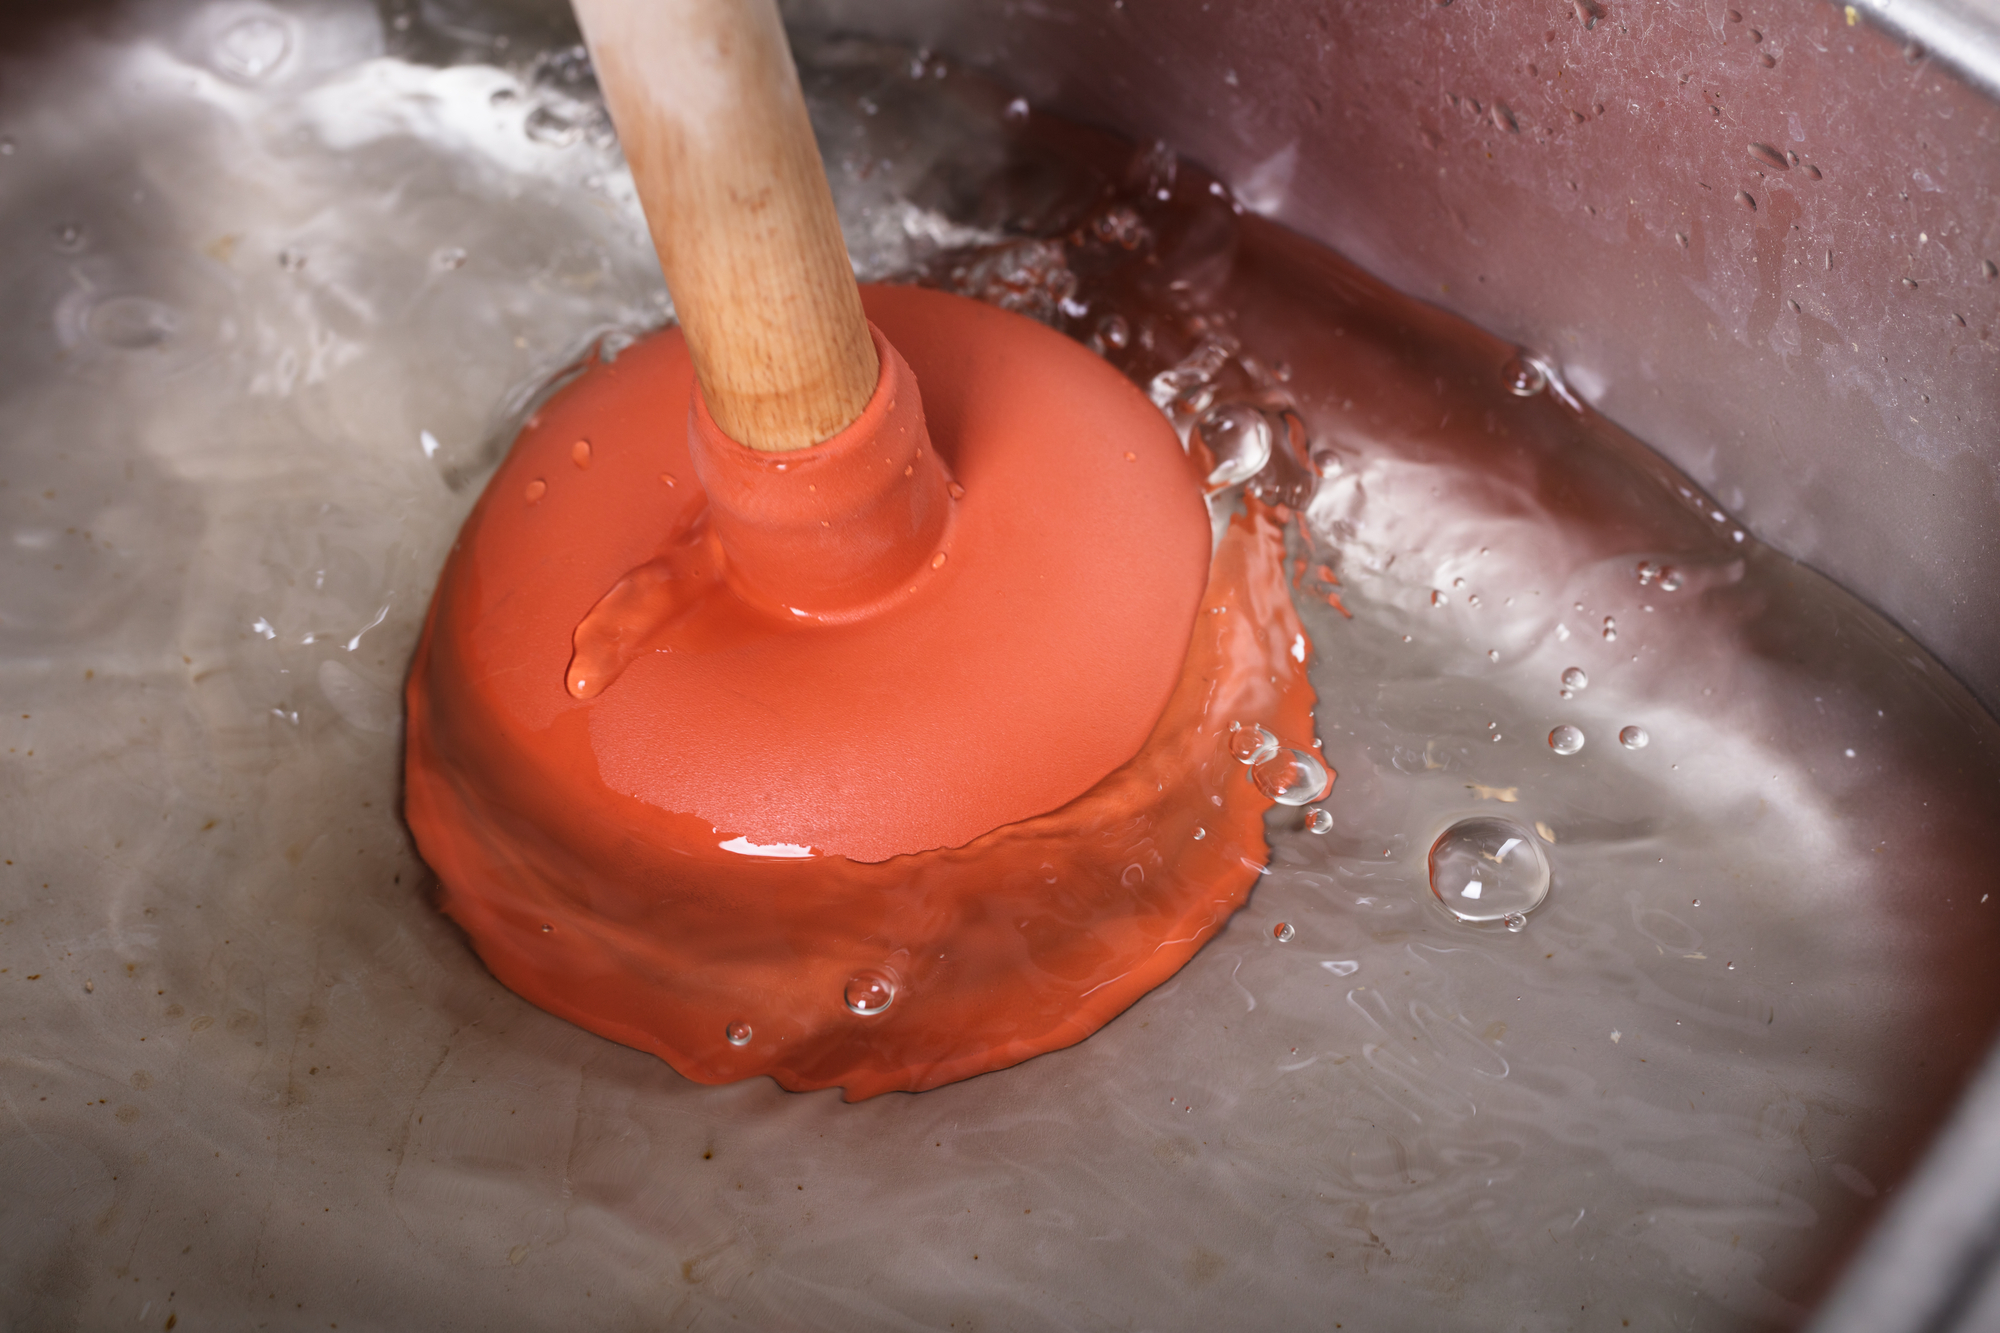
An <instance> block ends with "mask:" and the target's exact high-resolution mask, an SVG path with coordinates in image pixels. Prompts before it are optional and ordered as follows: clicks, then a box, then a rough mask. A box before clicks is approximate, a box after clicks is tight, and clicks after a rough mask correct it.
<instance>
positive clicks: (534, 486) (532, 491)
mask: <svg viewBox="0 0 2000 1333" xmlns="http://www.w3.org/2000/svg"><path fill="white" fill-rule="evenodd" d="M548 493H549V484H548V483H547V482H546V481H543V480H542V479H541V478H540V477H536V478H535V479H534V480H533V481H531V482H529V483H528V488H527V490H526V491H524V492H522V494H524V495H526V496H527V499H528V503H529V504H534V503H535V502H536V501H537V500H539V499H541V498H542V497H543V496H544V495H547V494H548Z"/></svg>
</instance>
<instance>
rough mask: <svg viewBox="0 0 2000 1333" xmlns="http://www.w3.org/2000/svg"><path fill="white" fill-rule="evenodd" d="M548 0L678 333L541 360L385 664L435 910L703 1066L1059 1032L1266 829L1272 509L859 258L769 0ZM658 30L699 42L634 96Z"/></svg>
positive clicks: (1207, 904)
mask: <svg viewBox="0 0 2000 1333" xmlns="http://www.w3.org/2000/svg"><path fill="white" fill-rule="evenodd" d="M580 8H581V9H582V10H583V18H584V20H585V23H586V31H587V33H588V35H589V37H590V39H591V46H592V51H593V55H594V56H595V57H596V59H597V63H598V68H599V74H600V78H601V79H602V81H603V82H604V85H605V88H606V93H607V97H608V98H609V100H610V102H611V106H612V110H613V115H614V118H615V119H616V121H617V123H618V126H619V129H620V132H621V136H622V137H623V140H624V142H625V144H626V149H627V153H628V156H629V157H630V158H631V160H632V162H633V167H634V171H635V174H636V175H637V176H638V179H639V181H640V185H641V194H642V198H643V199H644V201H645V204H646V209H647V214H648V218H649V221H650V222H651V224H652V226H653V229H654V233H655V239H656V243H657V244H658V246H659V249H660V252H661V256H662V260H663V263H664V265H665V267H666V271H667V276H668V280H669V284H670V287H671V289H672V290H673V292H674V295H675V297H676V301H677V306H678V309H679V313H680V316H681V323H682V327H681V329H679V330H667V331H664V332H662V333H660V334H657V335H655V336H653V337H652V338H649V339H647V340H644V341H642V342H641V343H639V344H637V345H635V346H633V347H631V348H629V349H628V350H626V351H625V352H624V353H623V354H621V355H620V356H619V357H618V359H617V360H616V361H615V362H614V363H609V364H602V365H598V366H595V367H594V368H593V369H592V370H590V371H589V372H588V373H587V374H585V375H584V376H583V377H581V378H580V379H579V380H578V381H577V382H576V383H574V384H572V385H571V386H569V387H568V388H567V389H565V390H564V391H563V392H561V393H560V394H558V395H557V396H556V397H555V398H554V399H552V400H551V401H550V402H549V403H548V404H547V405H546V406H545V407H544V408H543V409H542V410H541V411H540V412H539V413H538V414H537V415H536V416H535V418H534V419H532V420H531V421H530V422H529V423H528V426H527V427H526V428H525V429H524V430H523V432H522V434H521V436H520V438H519V439H518V440H517V441H516V442H515V445H514V448H513V450H512V452H511V453H510V454H509V456H508V457H507V459H506V460H505V461H504V462H503V463H502V464H501V466H500V468H499V470H498V472H497V473H496V474H495V476H494V478H493V480H492V482H491V483H490V484H489V486H488V488H487V490H486V492H485V494H484V495H483V496H482V497H481V499H480V501H479V503H478V505H477V506H476V508H475V509H474V512H473V514H472V516H471V517H470V518H469V519H468V520H467V522H466V525H465V528H464V530H463V532H462V533H461V535H460V539H459V542H458V544H457V545H456V546H455V547H454V549H453V552H452V554H451V556H450V558H449V560H448V561H447V563H446V566H445V569H444V572H443V574H442V576H441V578H440V580H439V584H438V589H437V593H436V596H435V598H434V600H433V603H432V607H431V613H430V617H429V620H428V622H427V624H426V628H425V632H424V637H423V640H422V642H421V643H420V645H419V647H418V652H417V658H416V662H415V665H414V668H413V671H412V674H411V678H410V684H409V689H408V704H409V751H408V798H407V812H408V816H409V820H410V824H411V827H412V829H413V831H414V832H415V834H416V837H417V841H418V845H419V847H420V849H421V850H422V852H423V854H424V857H425V859H426V860H427V861H428V862H429V863H430V864H431V866H432V867H433V868H434V869H435V870H436V871H437V873H438V875H439V878H440V881H441V885H442V889H441V900H442V906H443V907H444V910H445V911H446V912H447V913H449V914H450V915H451V916H452V917H453V918H454V919H455V920H457V921H458V922H459V923H460V924H461V925H463V926H464V927H465V928H466V930H467V931H468V933H469V934H470V935H471V937H472V939H473V943H474V945H475V947H476V948H477V949H478V950H479V952H480V955H481V957H482V958H483V959H484V960H485V961H486V962H487V964H488V965H489V967H491V968H492V970H493V971H494V973H495V975H496V976H498V977H499V978H500V979H501V980H502V981H503V982H505V983H506V984H507V985H508V986H509V987H511V988H512V989H514V990H515V991H517V992H518V993H520V994H522V995H523V996H525V997H526V998H528V999H529V1000H531V1001H533V1002H534V1003H536V1004H538V1005H541V1006H542V1007H544V1008H546V1009H549V1010H551V1011H552V1012H555V1013H558V1014H562V1015H564V1016H565V1017H568V1018H570V1019H572V1020H573V1021H575V1022H577V1023H579V1024H581V1025H583V1026H585V1027H588V1028H590V1029H592V1030H593V1031H596V1032H599V1033H602V1034H604V1035H606V1036H608V1037H611V1038H612V1039H614V1040H617V1041H621V1042H625V1043H627V1044H629V1045H633V1046H637V1047H640V1048H642V1049H646V1050H651V1051H654V1052H656V1053H658V1054H659V1055H661V1056H662V1057H663V1058H665V1059H666V1060H668V1061H669V1062H670V1063H672V1064H673V1065H674V1066H675V1068H677V1069H679V1070H680V1071H681V1072H683V1073H684V1074H686V1075H688V1076H689V1077H691V1078H695V1079H699V1080H703V1081H709V1082H721V1081H727V1080H731V1079H737V1078H743V1077H747V1076H750V1075H753V1074H759V1073H768V1074H771V1075H773V1076H774V1077H776V1078H777V1079H778V1080H779V1081H780V1082H781V1083H782V1084H784V1086H786V1087H790V1088H812V1087H824V1086H833V1085H839V1086H843V1087H845V1088H846V1090H847V1094H848V1096H849V1097H851V1098H852V1097H862V1096H869V1095H872V1094H874V1093H877V1092H882V1091H888V1090H891V1089H898V1088H901V1089H920V1088H924V1087H930V1086H935V1085H936V1084H938V1083H942V1082H947V1081H950V1080H952V1079H957V1078H963V1077H966V1076H968V1075H971V1074H974V1073H979V1072H983V1071H985V1070H989V1069H995V1068H1000V1067H1003V1066H1005V1065H1008V1064H1013V1063H1015V1062H1017V1061H1019V1060H1022V1059H1025V1058H1027V1057H1029V1056H1031V1055H1034V1054H1038V1053H1040V1052H1042V1051H1046V1050H1050V1049H1054V1048H1056V1047H1059V1046H1063V1045H1068V1044H1070V1043H1072V1042H1075V1041H1078V1040H1080V1039H1082V1038H1083V1037H1085V1036H1087V1035H1089V1033H1090V1032H1092V1031H1094V1030H1095V1029H1096V1028H1097V1027H1098V1026H1101V1025H1102V1024H1103V1023H1104V1022H1106V1021H1108V1020H1109V1019H1110V1018H1111V1017H1112V1016H1114V1015H1116V1014H1117V1013H1118V1012H1120V1011H1122V1010H1123V1009H1124V1008H1125V1007H1126V1006H1128V1005H1129V1004H1130V1003H1131V1002H1132V1001H1133V1000H1135V999H1136V998H1138V996H1140V995H1142V994H1144V993H1145V991H1146V990H1148V989H1150V988H1151V987H1152V986H1154V985H1157V984H1158V983H1159V982H1160V981H1162V980H1164V979H1165V978H1166V977H1167V976H1169V975H1171V974H1172V972H1173V971H1174V970H1176V969H1177V968H1178V967H1179V966H1180V965H1181V963H1182V962H1184V961H1185V960H1186V959H1187V958H1188V957H1190V956H1192V954H1193V953H1194V951H1195V950H1196V949H1198V948H1199V947H1200V945H1201V943H1202V942H1204V941H1205V940H1206V939H1207V938H1208V937H1209V935H1211V934H1212V933H1213V932H1214V931H1215V930H1216V929H1217V928H1219V926H1220V925H1221V923H1222V922H1223V921H1224V920H1226V919H1227V916H1228V915H1229V913H1230V912H1231V911H1233V910H1234V909H1235V908H1236V907H1237V906H1240V905H1241V903H1242V901H1243V900H1244V899H1245V897H1247V894H1248V892H1249V888H1250V886H1251V885H1252V884H1253V883H1254V881H1255V878H1256V873H1257V869H1258V867H1259V866H1260V865H1261V863H1262V861H1263V859H1264V853H1265V849H1264V843H1263V837H1262V814H1263V812H1264V810H1265V809H1267V808H1268V807H1269V805H1270V799H1269V798H1268V797H1267V796H1265V795H1264V794H1263V793H1262V792H1260V791H1259V790H1258V789H1257V788H1256V787H1255V786H1254V785H1252V784H1251V783H1249V782H1248V781H1246V770H1245V769H1244V767H1243V766H1242V765H1241V764H1239V763H1237V762H1236V760H1235V759H1234V758H1232V756H1231V754H1230V752H1229V747H1228V744H1227V740H1228V733H1229V731H1230V729H1231V727H1232V726H1235V725H1238V724H1261V725H1264V726H1266V727H1269V728H1271V729H1272V730H1273V731H1276V732H1277V733H1278V734H1280V735H1285V734H1303V733H1307V732H1309V730H1310V726H1311V723H1310V719H1309V710H1310V706H1311V702H1312V696H1311V691H1310V687H1309V685H1307V683H1306V680H1305V675H1304V668H1303V651H1302V647H1303V644H1304V639H1303V634H1302V632H1301V631H1300V630H1299V628H1298V626H1297V624H1296V621H1295V619H1294V618H1293V616H1292V612H1291V607H1290V603H1289V601H1288V600H1287V598H1286V596H1285V586H1284V579H1283V570H1282V543H1281V540H1280V538H1279V535H1278V530H1277V528H1276V526H1275V524H1274V523H1273V522H1272V520H1271V519H1270V518H1269V516H1268V515H1265V514H1262V513H1261V512H1259V511H1256V510H1254V509H1253V512H1252V514H1251V515H1250V516H1247V517H1244V518H1239V519H1238V520H1237V521H1236V522H1235V523H1234V524H1233V525H1232V526H1231V528H1230V529H1229V531H1228V532H1227V534H1226V535H1225V537H1224V539H1223V541H1222V543H1221V546H1220V547H1219V548H1215V549H1213V550H1212V543H1211V536H1210V526H1209V520H1208V516H1207V511H1206V508H1205V505H1204V503H1203V501H1202V497H1201V485H1200V479H1199V478H1198V477H1197V476H1196V474H1195V472H1194V470H1193V468H1192V466H1191V464H1190V463H1189V461H1188V459H1187V457H1186V455H1185V453H1184V451H1183V450H1182V448H1181V445H1180V442H1179V440H1178V438H1177V436H1176V435H1175V433H1174V431H1173V430H1172V429H1171V427H1170V426H1169V425H1168V424H1167V422H1166V421H1165V419H1164V418H1163V417H1162V416H1161V415H1160V413H1159V412H1158V411H1157V410H1156V409H1155V408H1154V407H1153V406H1152V404H1151V403H1150V402H1149V401H1148V400H1147V399H1146V398H1145V397H1144V396H1143V395H1142V394H1140V393H1139V391H1138V390H1137V389H1136V388H1135V387H1133V386H1132V385H1131V384H1130V383H1128V382H1127V381H1126V380H1124V378H1123V377H1122V376H1120V375H1119V374H1118V373H1117V372H1116V371H1114V370H1112V369H1111V368H1110V367H1109V366H1107V365H1106V364H1105V363H1104V362H1102V361H1101V360H1100V359H1099V358H1097V357H1096V356H1095V355H1093V354H1092V353H1090V352H1089V351H1087V350H1085V349H1084V348H1082V347H1080V346H1078V345H1076V344H1074V343H1072V342H1070V341H1069V340H1067V339H1065V338H1063V337H1062V336H1060V335H1059V334H1056V333H1054V332H1052V331H1051V330H1049V329H1046V328H1044V327H1042V326H1041V325H1038V324H1035V323H1033V322H1032V321H1029V320H1027V319H1024V318H1022V317H1019V316H1016V315H1012V314H1008V313H1005V312H1002V311H998V310H995V309H992V308H989V307H986V306H983V305H980V304H978V303H976V302H972V301H969V300H965V299H962V298H957V297H952V296H947V295H944V294H941V293H938V292H932V291H925V290H920V289H915V288H895V287H882V288H871V289H868V290H867V291H865V292H859V291H857V289H856V288H855V285H854V282H853V279H852V277H851V275H850V272H849V270H848V268H847V266H846V259H845V251H844V248H843V247H842V246H841V243H840V238H839V233H838V229H837V225H836V223H835V220H834V217H833V212H832V205H831V199H830V196H829V195H828V193H827V190H826V185H825V181H824V177H823V176H822V175H821V174H820V169H819V165H818V160H817V155H816V152H815V151H814V150H813V149H812V142H811V138H810V130H809V128H808V127H807V126H806V124H805V118H804V109H803V103H802V101H801V100H800V99H799V95H798V91H797V82H796V74H795V73H794V72H793V71H792V68H791V65H790V59H789V55H788V53H787V52H786V51H785V48H784V45H783V36H782V32H781V31H780V30H779V29H778V27H777V20H776V15H775V12H774V11H773V10H772V9H771V7H770V6H769V5H768V4H767V3H758V4H748V5H734V4H723V5H712V6H711V5H705V4H704V5H697V4H691V3H689V4H657V5H655V4H649V5H646V6H637V5H633V6H630V7H629V8H628V7H626V6H622V5H617V4H612V3H610V0H596V2H595V3H589V4H583V5H580ZM676 25H678V26H676ZM668 37H671V40H667V38H668ZM689 51H694V52H697V53H700V52H708V53H710V54H711V55H713V54H714V53H715V52H726V53H728V58H727V59H720V58H718V59H719V61H720V64H721V65H722V66H724V67H726V68H725V73H728V71H729V70H734V71H735V73H734V75H732V76H731V77H718V76H716V74H715V69H713V68H708V69H706V70H705V71H704V72H703V77H707V78H708V79H709V85H711V86H706V89H705V91H704V92H701V96H702V97H706V98H707V99H708V100H707V102H706V103H705V104H704V105H702V106H699V107H695V108H692V109H689V108H682V109H681V110H680V111H679V112H676V111H674V110H673V108H672V107H671V106H670V105H668V104H666V103H664V102H654V101H651V100H649V99H648V97H647V96H646V90H647V89H648V88H653V87H662V86H664V87H668V88H675V87H684V86H687V85H686V83H685V79H686V78H687V77H689V76H688V74H687V72H686V71H685V70H677V69H675V68H674V65H675V62H676V61H677V60H681V61H684V60H686V59H688V58H690V57H689V56H688V52H689ZM648 62H651V63H648ZM780 75H782V76H783V77H779V76H780ZM732 79H733V81H732ZM774 88H775V89H776V91H777V93H778V94H780V95H779V96H773V95H772V90H773V89H774ZM718 90H720V91H718ZM731 97H736V98H738V99H739V100H740V102H741V103H742V105H741V106H738V105H737V104H736V103H733V102H731V101H730V98H731ZM697 100H699V99H697ZM772 103H776V104H777V105H776V109H775V110H774V109H773V107H772V105H771V104H772ZM732 108H734V109H733V110H732ZM745 108H747V109H745ZM760 117H761V119H760ZM732 176H734V177H742V178H743V179H740V180H734V181H733V182H732ZM718 182H719V183H718ZM745 200H748V201H750V204H748V205H746V204H745V202H744V201H745ZM773 219H776V221H775V222H773ZM663 233H671V235H670V237H669V236H663ZM718 275H720V276H718ZM731 275H735V276H731ZM745 275H748V276H745ZM773 275H776V280H777V288H776V289H772V288H771V285H770V284H771V281H772V279H773ZM718 283H721V284H722V285H721V286H718V285H717V284H718ZM774 314H775V316H776V317H775V318H774ZM857 386H865V390H866V391H865V393H860V392H857ZM857 399H858V401H857ZM829 423H831V424H830V425H829Z"/></svg>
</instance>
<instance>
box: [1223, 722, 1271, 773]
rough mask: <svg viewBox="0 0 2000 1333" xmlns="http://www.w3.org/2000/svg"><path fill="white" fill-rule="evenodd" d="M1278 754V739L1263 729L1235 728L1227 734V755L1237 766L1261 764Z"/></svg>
mask: <svg viewBox="0 0 2000 1333" xmlns="http://www.w3.org/2000/svg"><path fill="white" fill-rule="evenodd" d="M1277 752H1278V738H1277V737H1276V736H1273V735H1272V734H1271V733H1270V732H1269V731H1266V730H1265V729H1264V728H1263V727H1258V726H1249V727H1245V726H1236V727H1232V728H1231V729H1230V732H1229V754H1230V757H1231V758H1233V759H1235V760H1236V762H1237V763H1239V764H1251V765H1255V764H1261V763H1263V762H1264V761H1265V760H1266V759H1269V758H1270V757H1271V756H1273V755H1275V754H1276V753H1277Z"/></svg>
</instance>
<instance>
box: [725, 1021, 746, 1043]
mask: <svg viewBox="0 0 2000 1333" xmlns="http://www.w3.org/2000/svg"><path fill="white" fill-rule="evenodd" d="M722 1035H723V1037H724V1038H725V1039H726V1040H727V1041H728V1042H729V1044H730V1045H731V1046H748V1045H749V1044H750V1025H749V1024H748V1023H731V1024H730V1025H729V1026H728V1027H726V1028H724V1029H723V1030H722Z"/></svg>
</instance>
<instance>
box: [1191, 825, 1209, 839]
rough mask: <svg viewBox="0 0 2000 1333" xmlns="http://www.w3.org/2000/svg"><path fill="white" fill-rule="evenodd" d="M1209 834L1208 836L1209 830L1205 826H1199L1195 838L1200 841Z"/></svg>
mask: <svg viewBox="0 0 2000 1333" xmlns="http://www.w3.org/2000/svg"><path fill="white" fill-rule="evenodd" d="M1207 836H1208V830H1207V829H1205V828H1198V829H1196V830H1195V831H1194V840H1195V841H1196V842H1200V841H1201V840H1202V839H1203V838H1206V837H1207Z"/></svg>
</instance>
